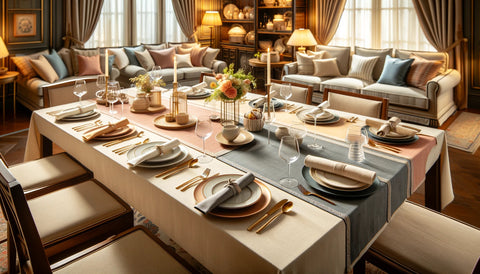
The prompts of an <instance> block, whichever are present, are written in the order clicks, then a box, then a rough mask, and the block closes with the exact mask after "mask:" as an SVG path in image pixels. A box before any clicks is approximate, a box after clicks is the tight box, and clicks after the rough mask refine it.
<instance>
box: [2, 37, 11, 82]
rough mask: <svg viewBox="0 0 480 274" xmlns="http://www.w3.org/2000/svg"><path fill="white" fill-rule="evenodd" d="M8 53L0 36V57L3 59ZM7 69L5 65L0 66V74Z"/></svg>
mask: <svg viewBox="0 0 480 274" xmlns="http://www.w3.org/2000/svg"><path fill="white" fill-rule="evenodd" d="M8 55H10V54H9V53H8V49H7V47H6V46H5V43H4V42H3V38H2V37H0V58H1V59H3V58H5V57H8ZM7 71H8V69H7V68H6V67H0V75H3V74H5V73H7Z"/></svg>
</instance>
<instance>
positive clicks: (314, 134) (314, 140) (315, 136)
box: [308, 112, 323, 150]
mask: <svg viewBox="0 0 480 274" xmlns="http://www.w3.org/2000/svg"><path fill="white" fill-rule="evenodd" d="M322 114H323V112H320V113H315V114H313V119H314V122H313V125H314V126H315V128H316V127H317V119H318V117H320V116H322ZM308 147H309V148H311V149H316V150H322V149H323V146H322V145H320V144H319V143H318V142H317V134H316V133H315V132H314V133H313V143H312V144H309V145H308Z"/></svg>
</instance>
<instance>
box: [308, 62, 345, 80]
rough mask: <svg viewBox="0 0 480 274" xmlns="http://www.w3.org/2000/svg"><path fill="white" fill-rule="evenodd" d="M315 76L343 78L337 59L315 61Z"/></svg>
mask: <svg viewBox="0 0 480 274" xmlns="http://www.w3.org/2000/svg"><path fill="white" fill-rule="evenodd" d="M313 67H314V70H313V75H314V76H320V77H321V76H341V74H340V71H339V70H338V65H337V58H327V59H314V60H313Z"/></svg>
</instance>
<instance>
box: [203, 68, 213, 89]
mask: <svg viewBox="0 0 480 274" xmlns="http://www.w3.org/2000/svg"><path fill="white" fill-rule="evenodd" d="M201 82H205V83H207V85H208V86H207V88H209V89H212V87H211V86H210V83H212V82H214V83H216V82H217V79H216V78H215V74H213V73H209V72H202V74H200V83H201Z"/></svg>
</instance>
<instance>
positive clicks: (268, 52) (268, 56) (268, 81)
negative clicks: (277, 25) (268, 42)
mask: <svg viewBox="0 0 480 274" xmlns="http://www.w3.org/2000/svg"><path fill="white" fill-rule="evenodd" d="M270 66H271V65H270V48H268V50H267V85H270V77H271V75H270V74H271V72H270Z"/></svg>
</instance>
